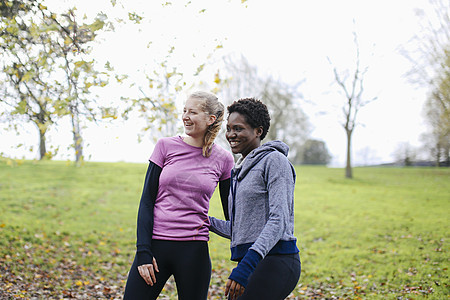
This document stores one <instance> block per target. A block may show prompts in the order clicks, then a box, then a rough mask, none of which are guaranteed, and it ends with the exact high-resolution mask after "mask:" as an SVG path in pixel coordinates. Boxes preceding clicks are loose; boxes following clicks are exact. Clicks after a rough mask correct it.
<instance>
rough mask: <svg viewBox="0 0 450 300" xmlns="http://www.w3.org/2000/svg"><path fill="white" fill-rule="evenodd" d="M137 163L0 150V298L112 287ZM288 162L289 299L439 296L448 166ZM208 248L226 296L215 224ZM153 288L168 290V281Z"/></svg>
mask: <svg viewBox="0 0 450 300" xmlns="http://www.w3.org/2000/svg"><path fill="white" fill-rule="evenodd" d="M146 168H147V166H146V165H145V164H128V163H86V164H84V165H83V166H82V167H80V168H76V167H74V166H72V164H71V163H66V162H60V161H46V162H34V161H23V162H16V163H11V161H5V160H3V161H0V298H1V299H16V298H25V299H61V298H75V299H77V298H78V299H82V298H83V299H86V298H87V299H121V295H122V291H123V287H124V284H125V281H126V276H127V272H128V268H129V267H130V265H131V260H132V259H133V256H134V250H135V246H134V243H135V231H136V214H137V209H138V205H139V198H140V193H141V189H142V185H143V180H144V175H145V171H146ZM296 169H297V176H298V177H297V185H296V191H295V193H296V194H295V209H296V216H295V217H296V228H295V230H296V231H295V234H296V236H297V237H298V246H299V248H300V250H301V258H302V275H301V278H300V281H299V284H298V287H297V289H296V290H295V291H294V293H293V294H292V295H291V298H292V299H325V298H328V299H420V298H423V297H427V298H428V299H445V298H448V295H449V294H450V293H449V279H448V267H449V255H448V239H449V232H450V230H449V229H450V228H449V221H448V220H449V218H448V215H449V212H450V185H449V182H450V169H442V168H440V169H438V168H355V169H354V177H355V179H353V180H348V179H345V178H344V171H343V170H342V169H331V168H325V167H312V166H299V167H297V168H296ZM210 214H211V215H215V216H219V217H221V216H222V213H221V208H220V201H219V198H218V197H217V195H214V197H213V199H212V201H211V213H210ZM210 253H211V259H212V264H213V278H212V282H211V288H210V299H223V287H224V285H225V281H226V278H227V276H228V275H229V272H230V271H231V269H232V268H233V266H234V264H233V263H231V262H229V261H228V258H229V243H228V241H227V240H225V239H222V238H220V237H217V236H215V235H213V234H212V235H211V241H210ZM161 298H162V299H176V292H175V290H174V284H173V282H172V281H171V282H169V283H168V284H167V286H166V288H165V290H164V296H162V297H161Z"/></svg>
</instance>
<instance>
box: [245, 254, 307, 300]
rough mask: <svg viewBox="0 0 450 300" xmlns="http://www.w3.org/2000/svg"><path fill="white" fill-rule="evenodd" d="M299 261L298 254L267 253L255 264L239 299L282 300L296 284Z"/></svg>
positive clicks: (299, 269) (298, 274)
mask: <svg viewBox="0 0 450 300" xmlns="http://www.w3.org/2000/svg"><path fill="white" fill-rule="evenodd" d="M300 273H301V263H300V256H299V255H298V254H281V255H267V256H266V257H265V258H264V259H263V260H261V261H260V262H259V263H258V265H257V266H256V269H255V271H253V273H252V275H250V278H249V280H248V284H247V287H246V289H245V292H244V294H242V296H241V297H239V298H238V299H239V300H282V299H285V298H286V297H287V296H289V294H290V293H291V292H292V291H293V290H294V289H295V287H296V286H297V282H298V280H299V278H300Z"/></svg>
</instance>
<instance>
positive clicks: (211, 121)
mask: <svg viewBox="0 0 450 300" xmlns="http://www.w3.org/2000/svg"><path fill="white" fill-rule="evenodd" d="M216 119H217V117H216V116H215V115H210V116H209V119H208V121H207V122H206V124H208V126H210V125H212V124H214V122H215V121H216Z"/></svg>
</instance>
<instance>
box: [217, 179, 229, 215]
mask: <svg viewBox="0 0 450 300" xmlns="http://www.w3.org/2000/svg"><path fill="white" fill-rule="evenodd" d="M230 182H231V181H230V178H228V179H225V180H222V181H219V194H220V201H221V202H222V210H223V215H224V216H225V220H227V221H228V220H230V214H229V212H228V195H229V194H230Z"/></svg>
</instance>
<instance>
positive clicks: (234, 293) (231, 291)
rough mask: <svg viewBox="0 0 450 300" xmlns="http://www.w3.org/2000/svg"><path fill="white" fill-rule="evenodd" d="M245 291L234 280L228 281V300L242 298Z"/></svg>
mask: <svg viewBox="0 0 450 300" xmlns="http://www.w3.org/2000/svg"><path fill="white" fill-rule="evenodd" d="M244 291H245V287H243V286H242V285H240V284H239V283H237V282H236V281H234V280H231V279H228V281H227V285H226V287H225V296H228V299H230V300H234V299H237V298H238V297H240V296H241V295H242V294H243V293H244Z"/></svg>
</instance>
